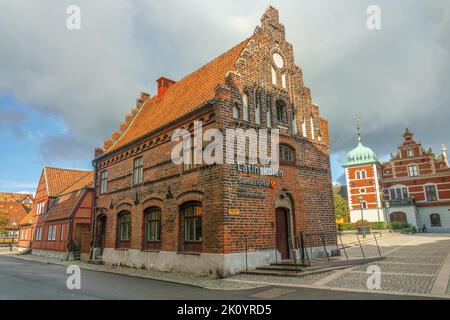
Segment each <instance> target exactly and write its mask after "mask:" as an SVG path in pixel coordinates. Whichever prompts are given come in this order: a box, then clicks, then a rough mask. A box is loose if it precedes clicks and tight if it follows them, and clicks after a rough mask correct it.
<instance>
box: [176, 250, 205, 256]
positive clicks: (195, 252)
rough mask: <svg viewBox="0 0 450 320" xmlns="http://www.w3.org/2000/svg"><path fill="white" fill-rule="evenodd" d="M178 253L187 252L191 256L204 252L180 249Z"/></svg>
mask: <svg viewBox="0 0 450 320" xmlns="http://www.w3.org/2000/svg"><path fill="white" fill-rule="evenodd" d="M177 254H185V255H189V256H200V255H201V254H202V252H201V251H178V252H177Z"/></svg>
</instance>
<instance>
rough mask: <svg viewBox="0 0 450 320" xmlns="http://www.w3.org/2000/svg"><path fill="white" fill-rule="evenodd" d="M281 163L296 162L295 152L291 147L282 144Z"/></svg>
mask: <svg viewBox="0 0 450 320" xmlns="http://www.w3.org/2000/svg"><path fill="white" fill-rule="evenodd" d="M280 161H282V162H291V163H292V162H294V161H295V151H294V149H293V148H292V147H291V146H288V145H286V144H280Z"/></svg>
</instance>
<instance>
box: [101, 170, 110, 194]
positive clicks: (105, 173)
mask: <svg viewBox="0 0 450 320" xmlns="http://www.w3.org/2000/svg"><path fill="white" fill-rule="evenodd" d="M107 191H108V171H106V170H105V171H102V173H101V174H100V193H106V192H107Z"/></svg>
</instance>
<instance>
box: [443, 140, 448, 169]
mask: <svg viewBox="0 0 450 320" xmlns="http://www.w3.org/2000/svg"><path fill="white" fill-rule="evenodd" d="M442 158H443V159H444V161H445V164H446V165H447V167H448V158H447V147H446V146H445V144H443V145H442Z"/></svg>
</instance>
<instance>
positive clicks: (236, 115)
mask: <svg viewBox="0 0 450 320" xmlns="http://www.w3.org/2000/svg"><path fill="white" fill-rule="evenodd" d="M233 119H239V108H238V106H237V103H235V104H234V106H233Z"/></svg>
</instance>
